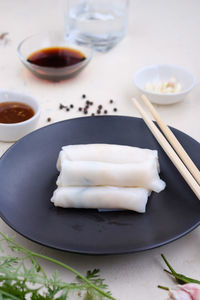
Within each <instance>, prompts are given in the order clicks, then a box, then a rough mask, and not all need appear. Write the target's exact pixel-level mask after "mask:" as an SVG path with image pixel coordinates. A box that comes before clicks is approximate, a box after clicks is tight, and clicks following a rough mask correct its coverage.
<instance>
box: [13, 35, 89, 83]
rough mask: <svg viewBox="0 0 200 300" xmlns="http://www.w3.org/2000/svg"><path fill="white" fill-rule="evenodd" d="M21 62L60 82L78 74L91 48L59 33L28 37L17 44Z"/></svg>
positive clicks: (83, 66)
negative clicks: (67, 38)
mask: <svg viewBox="0 0 200 300" xmlns="http://www.w3.org/2000/svg"><path fill="white" fill-rule="evenodd" d="M17 53H18V56H19V58H20V60H21V61H22V63H23V64H24V65H25V66H26V67H27V68H28V69H29V70H30V71H31V72H32V73H33V74H34V75H36V76H37V77H39V78H43V79H47V80H51V81H59V80H63V79H66V78H69V77H72V76H75V75H76V74H78V73H79V72H80V71H81V70H82V69H83V68H85V67H86V65H87V64H88V63H89V61H90V60H91V58H92V55H93V50H92V49H91V48H88V47H85V46H80V45H78V44H76V43H74V42H72V41H69V40H68V41H67V40H66V39H65V37H64V36H63V35H62V34H61V33H59V32H50V33H47V34H38V35H33V36H30V37H27V38H26V39H24V40H23V41H22V42H21V43H20V44H19V46H18V49H17Z"/></svg>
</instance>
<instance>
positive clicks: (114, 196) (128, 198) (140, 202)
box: [51, 186, 149, 213]
mask: <svg viewBox="0 0 200 300" xmlns="http://www.w3.org/2000/svg"><path fill="white" fill-rule="evenodd" d="M148 195H149V191H148V190H146V189H143V188H124V187H111V186H98V187H97V186H95V187H58V188H57V189H56V190H55V191H54V194H53V197H52V198H51V202H53V203H54V205H55V206H59V207H63V208H96V209H98V208H100V209H101V208H102V209H127V210H133V211H137V212H140V213H144V212H145V209H146V204H147V200H148Z"/></svg>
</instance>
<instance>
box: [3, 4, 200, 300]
mask: <svg viewBox="0 0 200 300" xmlns="http://www.w3.org/2000/svg"><path fill="white" fill-rule="evenodd" d="M130 2H131V7H130V21H129V28H128V33H127V35H126V37H125V38H124V40H123V41H121V42H120V43H119V44H118V45H117V46H116V47H115V48H114V49H112V50H111V51H110V52H108V53H106V54H100V53H96V54H95V55H94V58H93V59H92V61H91V63H90V64H89V65H88V67H87V68H85V69H84V70H83V71H82V73H80V74H79V76H77V77H75V78H73V79H70V80H65V81H62V82H59V83H50V82H47V81H44V80H40V79H38V78H36V77H34V76H33V75H32V74H30V73H29V71H27V70H26V69H25V68H24V67H23V65H22V64H21V62H20V61H19V59H18V57H17V52H16V48H17V45H18V44H19V42H20V41H21V40H22V39H24V38H25V37H26V36H28V35H31V34H34V33H39V32H41V31H43V32H45V31H47V30H53V29H58V30H63V11H62V2H61V1H53V0H43V1H39V0H35V1H33V0H29V1H26V0H18V1H11V0H6V1H5V0H4V1H3V0H0V33H2V32H9V36H8V37H9V39H10V40H9V43H7V44H6V45H3V44H0V88H3V89H9V90H14V91H20V92H25V93H28V94H31V95H33V96H35V97H36V98H37V99H38V100H39V102H40V103H41V106H42V113H41V117H40V121H39V124H38V128H39V127H42V126H44V125H47V121H46V119H47V117H51V118H52V122H56V121H60V120H63V119H68V118H74V117H80V116H82V114H81V113H80V112H77V107H78V106H79V105H80V103H81V95H82V94H83V93H85V94H86V95H87V96H88V97H89V98H90V100H92V101H94V102H95V105H98V104H100V103H101V104H102V103H103V104H105V105H108V104H107V103H108V100H109V99H111V98H112V99H114V100H115V106H116V107H117V108H118V111H117V112H116V113H115V114H119V115H128V116H139V115H138V113H137V111H136V109H135V107H134V106H133V105H132V103H131V101H130V99H131V97H132V96H136V97H138V96H139V94H138V92H137V91H136V88H135V87H134V85H133V82H132V78H133V75H134V73H135V72H136V71H137V70H138V69H139V68H141V67H143V66H145V65H147V64H152V63H172V64H178V65H182V66H184V67H186V68H188V69H189V70H190V71H191V72H193V74H194V75H195V77H196V79H197V85H196V86H195V88H194V89H193V91H192V92H191V93H190V95H189V96H188V97H187V98H186V99H185V101H183V102H181V103H179V104H174V105H169V106H156V107H157V109H158V111H159V113H160V114H161V116H162V117H163V119H164V120H165V122H166V123H167V124H169V125H172V126H173V127H176V128H178V129H180V130H181V131H183V132H185V133H187V134H189V135H190V136H192V137H193V138H195V139H196V140H197V141H200V122H199V112H200V85H199V80H198V79H199V78H200V59H199V49H200V34H199V28H200V18H199V11H200V2H199V0H191V1H188V0H176V1H174V0H168V1H159V0H151V1H148V0H134V1H130ZM59 103H64V104H66V105H67V104H71V103H73V104H74V105H75V107H76V109H73V110H71V112H70V113H67V112H64V111H61V110H59V109H58V105H59ZM10 146H11V143H3V142H1V143H0V154H3V153H4V151H5V150H6V149H8V148H9V147H10ZM169 222H170V220H169ZM0 230H1V231H2V232H3V233H7V234H9V235H13V234H15V236H16V241H17V242H19V243H22V244H23V245H24V246H26V247H28V248H29V249H32V250H34V251H37V252H40V253H43V254H47V255H49V256H52V257H55V258H57V259H60V260H62V261H63V262H65V263H68V264H70V265H71V266H72V267H74V268H76V269H77V270H79V271H80V272H83V273H84V272H85V271H86V270H88V269H93V268H100V269H101V275H102V277H105V278H106V281H107V283H108V284H109V286H110V289H111V291H112V292H113V296H114V297H116V298H117V299H120V300H130V299H137V300H144V299H166V298H167V293H166V292H165V291H163V290H160V289H158V288H157V285H158V284H162V285H166V286H169V287H170V286H171V287H172V286H173V285H174V284H173V281H172V280H171V279H170V278H169V276H168V275H167V274H166V273H165V272H163V270H162V269H163V263H162V261H161V257H160V253H162V252H163V253H165V254H166V256H167V258H168V259H169V261H170V262H171V263H172V265H173V266H174V267H176V269H177V270H178V271H180V272H182V273H185V274H187V275H188V276H193V277H194V278H195V277H196V278H200V268H199V264H200V251H199V249H200V229H199V228H197V229H195V230H194V231H193V232H191V233H190V234H188V235H186V236H185V237H183V238H181V239H179V240H177V241H174V242H172V243H170V244H168V245H165V246H162V247H160V248H157V249H153V250H150V251H145V252H141V253H136V254H129V255H118V256H85V255H77V254H72V253H64V252H60V251H56V250H53V249H49V248H46V247H43V246H41V245H37V244H35V243H33V242H31V241H29V240H27V239H25V238H23V237H22V236H20V235H19V234H17V233H15V232H14V231H13V230H12V229H11V228H9V227H8V226H7V225H6V224H5V223H4V222H3V221H1V222H0ZM45 266H46V268H47V270H48V272H51V271H53V267H52V265H50V264H46V263H45ZM61 276H62V277H63V279H65V280H71V279H72V278H73V275H71V274H68V273H67V272H64V271H61Z"/></svg>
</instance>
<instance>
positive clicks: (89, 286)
mask: <svg viewBox="0 0 200 300" xmlns="http://www.w3.org/2000/svg"><path fill="white" fill-rule="evenodd" d="M0 235H1V236H2V237H3V238H2V239H1V240H0V251H3V243H4V242H6V243H7V245H8V246H9V248H10V250H11V251H14V255H7V256H0V300H8V299H9V300H12V299H13V300H26V299H28V298H29V299H32V300H66V299H70V300H71V299H72V298H73V296H74V297H75V296H76V297H77V296H78V297H79V299H80V300H81V299H84V300H101V299H112V300H115V298H114V297H112V295H111V293H110V292H109V290H108V286H107V284H105V282H104V279H102V278H100V275H99V270H98V269H94V270H93V271H88V272H87V275H86V276H83V275H82V274H80V273H79V272H78V271H76V270H75V269H73V268H72V267H70V266H69V265H66V264H64V263H62V262H61V261H58V260H56V259H53V258H51V257H48V256H45V255H42V254H40V253H36V252H33V251H31V250H28V249H26V248H25V247H23V246H22V245H19V244H17V243H16V242H15V241H14V240H13V239H12V238H9V237H8V236H6V235H4V234H3V233H0ZM38 259H42V260H46V261H49V262H51V263H53V264H55V265H56V266H59V267H61V268H64V269H66V270H67V271H70V272H72V273H73V274H74V275H75V276H76V280H75V281H74V282H70V283H66V282H64V281H62V280H61V279H60V278H59V276H58V272H57V271H56V272H54V273H53V275H52V276H50V277H48V276H47V274H46V273H45V271H44V269H43V268H42V266H41V264H40V263H39V261H38Z"/></svg>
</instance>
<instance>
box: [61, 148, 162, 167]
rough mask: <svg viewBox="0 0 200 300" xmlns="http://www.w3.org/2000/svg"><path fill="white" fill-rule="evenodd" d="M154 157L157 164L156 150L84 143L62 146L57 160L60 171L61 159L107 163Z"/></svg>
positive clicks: (143, 159)
mask: <svg viewBox="0 0 200 300" xmlns="http://www.w3.org/2000/svg"><path fill="white" fill-rule="evenodd" d="M149 159H155V160H156V162H157V167H158V168H159V164H158V152H157V150H150V149H143V148H138V147H131V146H123V145H114V144H85V145H69V146H64V147H62V151H61V152H60V154H59V157H58V161H57V169H58V170H59V171H60V169H61V164H62V161H65V160H69V161H99V162H109V163H117V164H124V163H135V162H143V161H146V160H149Z"/></svg>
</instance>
